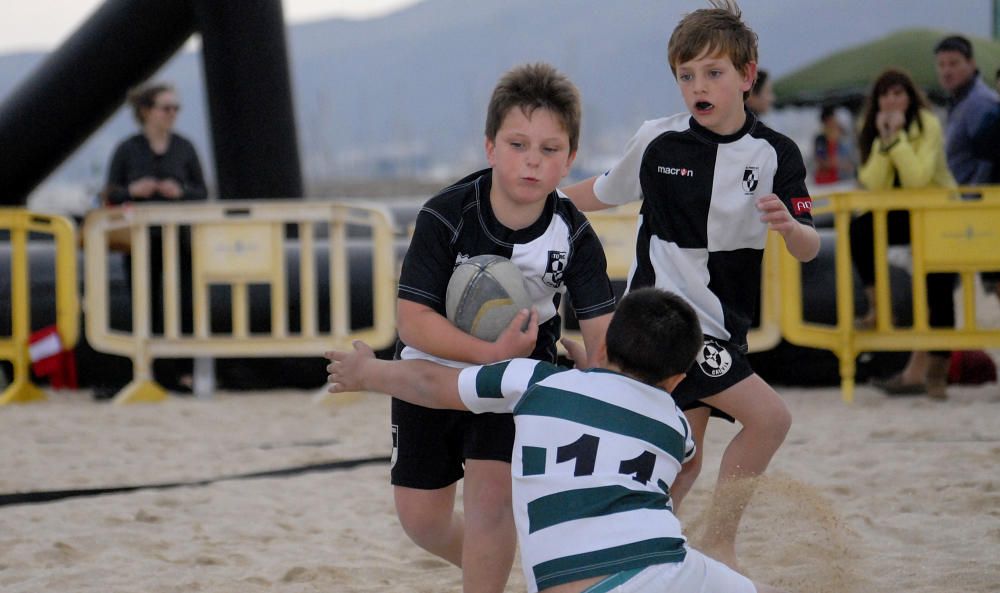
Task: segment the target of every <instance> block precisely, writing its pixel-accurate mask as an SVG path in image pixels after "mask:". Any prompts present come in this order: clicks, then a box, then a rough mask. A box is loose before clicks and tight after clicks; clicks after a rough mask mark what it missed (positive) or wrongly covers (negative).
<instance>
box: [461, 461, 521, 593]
mask: <svg viewBox="0 0 1000 593" xmlns="http://www.w3.org/2000/svg"><path fill="white" fill-rule="evenodd" d="M463 507H464V509H465V541H464V545H463V546H462V559H463V564H462V567H463V568H462V585H463V590H464V591H466V593H473V592H475V593H480V592H481V593H502V591H503V590H504V588H505V587H506V585H507V579H508V578H509V577H510V569H511V566H513V564H514V550H515V545H516V542H517V533H516V531H515V528H514V513H513V510H512V508H511V480H510V464H509V463H504V462H502V461H487V460H478V459H467V460H466V461H465V486H464V493H463Z"/></svg>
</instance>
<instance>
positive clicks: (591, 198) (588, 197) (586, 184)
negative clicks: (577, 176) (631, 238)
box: [560, 177, 614, 212]
mask: <svg viewBox="0 0 1000 593" xmlns="http://www.w3.org/2000/svg"><path fill="white" fill-rule="evenodd" d="M596 180H597V177H591V178H590V179H584V180H583V181H580V182H578V183H574V184H573V185H570V186H567V187H562V188H560V191H561V192H563V193H564V194H566V195H567V196H568V197H569V199H570V201H571V202H573V205H574V206H576V207H577V208H579V209H580V210H582V211H583V212H593V211H594V210H606V209H608V208H611V207H612V206H613V205H614V204H605V203H604V202H602V201H600V200H598V199H597V194H595V193H594V182H595V181H596Z"/></svg>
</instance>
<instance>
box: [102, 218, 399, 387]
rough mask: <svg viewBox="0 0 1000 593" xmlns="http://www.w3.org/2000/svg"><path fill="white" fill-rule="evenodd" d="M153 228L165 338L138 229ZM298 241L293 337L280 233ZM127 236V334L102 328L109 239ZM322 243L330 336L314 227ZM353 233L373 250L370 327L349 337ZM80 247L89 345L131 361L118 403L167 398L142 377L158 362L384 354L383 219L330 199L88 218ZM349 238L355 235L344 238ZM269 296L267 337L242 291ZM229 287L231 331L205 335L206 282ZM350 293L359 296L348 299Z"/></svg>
mask: <svg viewBox="0 0 1000 593" xmlns="http://www.w3.org/2000/svg"><path fill="white" fill-rule="evenodd" d="M183 226H187V227H190V229H191V236H192V290H193V300H192V302H193V311H194V333H193V334H191V335H188V334H182V333H181V331H180V321H179V319H180V300H179V298H178V295H179V290H178V287H179V286H180V282H179V278H180V272H179V267H180V266H179V261H178V245H179V238H178V237H179V229H180V228H181V227H183ZM151 227H162V236H163V250H162V252H163V272H164V279H163V292H164V295H163V296H164V316H163V319H164V323H163V325H164V330H163V335H152V333H151V329H150V318H151V316H150V310H149V307H150V304H149V301H150V299H149V289H150V287H149V279H148V274H147V273H145V266H144V262H147V261H148V260H149V240H148V232H147V229H149V228H151ZM289 227H293V228H294V229H295V233H296V235H297V237H298V238H297V241H298V244H299V282H298V286H297V287H293V288H292V289H293V290H296V289H297V290H298V296H299V304H300V311H301V318H300V330H299V331H298V332H296V333H291V332H290V331H289V320H288V311H289V306H288V301H289V298H288V294H287V292H288V288H289V287H288V286H287V281H286V278H287V277H288V274H287V272H288V270H287V262H286V257H285V251H284V249H285V245H286V244H287V243H290V242H292V241H295V239H288V238H286V234H285V233H286V228H289ZM122 229H127V231H128V233H129V235H130V238H131V246H132V283H133V286H132V328H133V329H132V332H131V333H126V332H121V331H114V330H112V329H111V327H110V324H109V317H108V308H107V303H108V285H109V282H108V245H109V238H110V237H111V236H112V235H114V234H115V233H118V234H120V233H121V230H122ZM318 229H322V230H325V232H326V234H327V236H328V237H329V254H330V262H329V264H330V265H329V277H330V305H329V306H330V309H329V310H330V319H331V324H330V325H331V327H330V330H329V331H320V329H319V323H318V318H319V298H318V294H319V291H318V287H317V280H316V278H317V269H316V266H317V264H316V258H315V251H314V249H315V247H316V236H317V230H318ZM349 229H350V230H351V231H352V232H354V231H356V230H359V229H360V230H362V232H361V233H360V234H361V235H365V236H367V238H365V239H364V240H363V241H364V244H365V245H369V244H370V250H371V265H372V294H371V302H372V314H373V325H372V326H371V327H369V328H365V329H361V330H358V331H351V318H350V303H351V300H350V299H351V294H350V292H349V287H350V286H351V283H350V278H349V261H348V257H347V255H348V254H347V251H348V247H349V245H348V243H349V241H348V238H349V237H348V234H349V233H348V231H349ZM84 236H85V242H84V244H85V246H86V303H87V310H86V313H87V315H86V319H87V339H88V340H89V342H90V343H91V344H92V345H93V346H94V348H95V349H96V350H99V351H102V352H108V353H113V354H119V355H122V356H126V357H129V358H131V359H132V362H133V380H132V382H131V383H129V385H127V386H126V387H125V388H124V389H123V390H122V391H121V392H119V393H118V394H117V395H116V396H115V400H114V401H115V403H129V402H140V401H159V400H162V399H164V398H165V397H166V392H165V391H164V390H163V389H162V387H160V386H159V385H157V384H156V383H155V382H154V381H153V379H152V375H151V364H152V359H153V358H157V357H167V358H171V357H173V358H177V357H255V356H261V357H272V356H319V355H320V354H321V353H322V352H324V351H325V350H328V349H330V348H348V347H349V346H350V343H351V341H352V340H355V339H362V340H365V341H366V342H368V343H369V344H371V345H372V346H374V347H375V348H383V347H386V346H388V345H390V344H392V342H393V340H394V339H395V331H396V327H395V294H396V264H395V254H394V251H393V224H392V221H391V217H390V215H389V214H388V212H387V211H385V210H383V209H378V208H364V207H358V206H353V205H347V204H341V203H335V202H309V201H291V200H280V201H254V202H235V201H233V202H229V201H227V202H214V203H207V204H184V205H182V206H181V205H172V204H170V205H142V206H134V207H129V208H110V209H102V210H95V211H93V212H91V213H90V214H88V215H87V218H86V220H85V223H84ZM351 240H352V241H355V242H360V241H362V240H361V239H353V238H352V239H351ZM251 284H254V285H259V284H264V285H266V286H267V287H268V288H269V289H270V303H271V319H270V328H269V331H267V332H266V333H264V332H259V333H258V332H254V333H251V332H250V331H249V299H248V286H249V285H251ZM220 285H222V286H228V287H230V289H231V304H232V332H231V333H229V334H219V333H212V332H210V329H209V328H210V323H209V310H210V306H209V302H208V294H209V287H210V286H220ZM355 296H357V295H355Z"/></svg>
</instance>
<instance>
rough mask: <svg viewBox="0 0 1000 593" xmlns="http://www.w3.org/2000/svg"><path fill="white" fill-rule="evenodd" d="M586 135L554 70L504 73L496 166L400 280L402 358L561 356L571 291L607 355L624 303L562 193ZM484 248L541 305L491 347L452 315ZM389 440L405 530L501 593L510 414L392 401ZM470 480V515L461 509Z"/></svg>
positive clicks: (505, 570)
mask: <svg viewBox="0 0 1000 593" xmlns="http://www.w3.org/2000/svg"><path fill="white" fill-rule="evenodd" d="M579 129H580V99H579V94H578V92H577V90H576V88H575V87H574V86H573V84H572V83H571V82H570V81H569V80H568V79H566V78H565V77H564V76H562V75H561V74H559V73H558V72H557V71H556V70H555V69H554V68H552V67H551V66H548V65H546V64H532V65H526V66H521V67H518V68H514V69H513V70H511V71H510V72H508V73H507V74H505V75H504V76H503V77H502V78H501V79H500V81H499V83H498V84H497V86H496V88H495V89H494V91H493V96H492V98H491V100H490V105H489V109H488V112H487V121H486V142H485V148H486V157H487V160H488V162H489V164H490V166H491V168H490V169H485V170H482V171H478V172H476V173H473V174H471V175H469V176H467V177H466V178H464V179H462V180H461V181H459V182H457V183H456V184H454V185H452V186H450V187H448V188H446V189H444V190H443V191H441V192H440V193H439V194H438V195H436V196H435V197H433V198H431V199H430V200H429V201H428V202H427V203H426V204H425V205H424V207H423V208H422V209H421V210H420V213H419V214H418V215H417V221H416V227H415V230H414V234H413V238H412V240H411V242H410V247H409V250H408V251H407V253H406V257H405V258H404V260H403V267H402V272H401V274H400V279H399V292H398V320H399V321H398V324H399V328H398V329H399V337H400V346H401V347H402V348H401V351H400V357H401V358H403V359H413V358H425V359H430V360H435V361H439V362H443V363H444V364H450V365H451V366H468V365H470V364H483V363H490V362H497V361H500V360H505V359H509V358H514V357H518V356H529V355H530V356H531V357H532V358H535V359H538V360H544V361H548V362H554V361H555V357H556V341H557V340H558V338H559V331H560V319H559V315H558V307H559V302H560V299H561V298H562V295H563V293H564V292H565V291H566V290H568V291H569V293H570V294H571V296H572V304H573V308H574V310H575V312H576V315H577V317H578V318H579V319H580V329H581V332H582V334H583V338H584V342H585V345H586V348H587V352H589V353H591V356H593V355H594V353H596V352H597V351H598V350H599V348H600V345H601V344H602V343H603V340H604V334H605V331H606V329H607V324H608V322H609V320H610V318H611V313H612V311H613V310H614V294H613V292H612V289H611V283H610V281H609V280H608V276H607V271H606V268H607V265H606V261H605V257H604V251H603V249H602V248H601V244H600V241H599V240H598V239H597V235H596V234H595V233H594V231H593V229H591V228H590V224H589V222H588V221H587V219H586V218H585V217H584V216H583V215H582V214H580V212H579V211H578V210H577V209H576V207H574V206H573V204H572V203H571V202H570V201H569V199H567V198H566V197H565V196H563V195H561V194H560V193H559V192H557V190H556V186H557V185H558V184H559V182H560V181H561V180H562V178H563V177H565V175H566V174H567V173H568V172H569V168H570V165H571V164H572V162H573V158H574V157H575V155H576V149H577V144H578V139H579ZM482 254H493V255H502V256H504V257H507V258H509V259H510V260H511V261H513V262H514V263H515V264H516V265H517V266H518V267H519V268H520V269H521V271H522V272H523V273H524V276H525V278H526V281H527V288H528V292H529V295H530V296H531V298H532V301H533V310H532V311H531V312H530V313H529V312H528V311H522V312H521V314H520V315H519V316H518V317H517V318H516V319H514V321H513V322H512V323H511V324H510V326H509V327H508V328H507V330H506V331H505V332H504V333H503V334H502V335H501V336H500V337H499V338H498V339H497V341H496V342H493V343H491V342H485V341H483V340H480V339H478V338H475V337H473V336H471V335H469V334H466V333H464V332H462V331H461V330H459V329H458V328H456V327H455V326H453V325H452V324H451V323H450V322H449V321H448V320H447V318H446V317H445V309H444V302H445V292H446V289H447V285H448V280H449V278H450V277H451V274H452V271H453V270H454V268H455V266H457V265H458V264H459V263H461V262H462V261H464V260H465V259H467V258H469V257H473V256H476V255H482ZM529 318H530V322H531V323H529V329H528V330H527V331H525V332H522V331H521V327H523V326H524V322H525V321H526V320H529ZM392 436H393V445H394V447H393V466H392V483H393V485H394V495H395V501H396V511H397V514H398V516H399V519H400V523H401V524H402V526H403V529H404V530H405V531H406V532H407V534H408V535H409V536H410V537H411V538H412V539H413V540H414V541H415V542H416V543H417V544H418V545H420V546H421V547H423V548H425V549H426V550H428V551H430V552H433V553H434V554H437V555H438V556H441V557H442V558H444V559H446V560H448V561H450V562H452V563H454V564H455V565H457V566H461V567H462V569H463V575H462V577H463V583H464V588H465V590H466V591H498V592H499V591H502V590H503V589H504V586H505V584H506V582H507V578H508V576H509V573H510V568H511V565H512V563H513V558H514V547H515V532H514V523H513V515H512V511H511V498H510V497H511V483H510V458H511V446H512V444H513V438H514V423H513V419H512V417H511V416H510V415H509V414H483V415H475V414H472V413H469V412H457V411H442V410H431V409H429V408H424V407H421V406H416V405H413V404H409V403H406V402H403V401H401V400H393V404H392ZM463 477H465V488H464V498H463V500H464V518H463V517H462V516H460V515H456V514H455V512H454V503H455V491H456V483H457V482H458V480H460V479H462V478H463Z"/></svg>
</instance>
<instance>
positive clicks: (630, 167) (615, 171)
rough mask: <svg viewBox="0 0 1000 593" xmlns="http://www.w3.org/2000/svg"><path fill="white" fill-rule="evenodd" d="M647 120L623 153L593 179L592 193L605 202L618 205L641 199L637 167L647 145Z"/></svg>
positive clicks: (639, 165) (640, 162)
mask: <svg viewBox="0 0 1000 593" xmlns="http://www.w3.org/2000/svg"><path fill="white" fill-rule="evenodd" d="M648 129H649V122H646V123H645V124H643V126H642V127H641V128H639V131H637V132H636V133H635V135H634V136H632V139H631V140H629V141H628V144H626V145H625V154H624V155H622V158H621V159H620V160H619V161H618V162H617V163H615V165H614V166H613V167H611V169H609V170H608V171H607V172H606V173H604V175H600V176H598V177H597V179H595V180H594V195H595V196H596V197H597V199H598V200H600V201H602V202H604V203H605V204H611V205H615V206H620V205H622V204H628V203H629V202H635V201H637V200H641V199H642V187H641V186H640V185H639V169H640V167H641V165H642V155H643V154H644V153H645V152H646V147H647V146H649V139H650V138H649V136H650V134H649V131H648Z"/></svg>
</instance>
